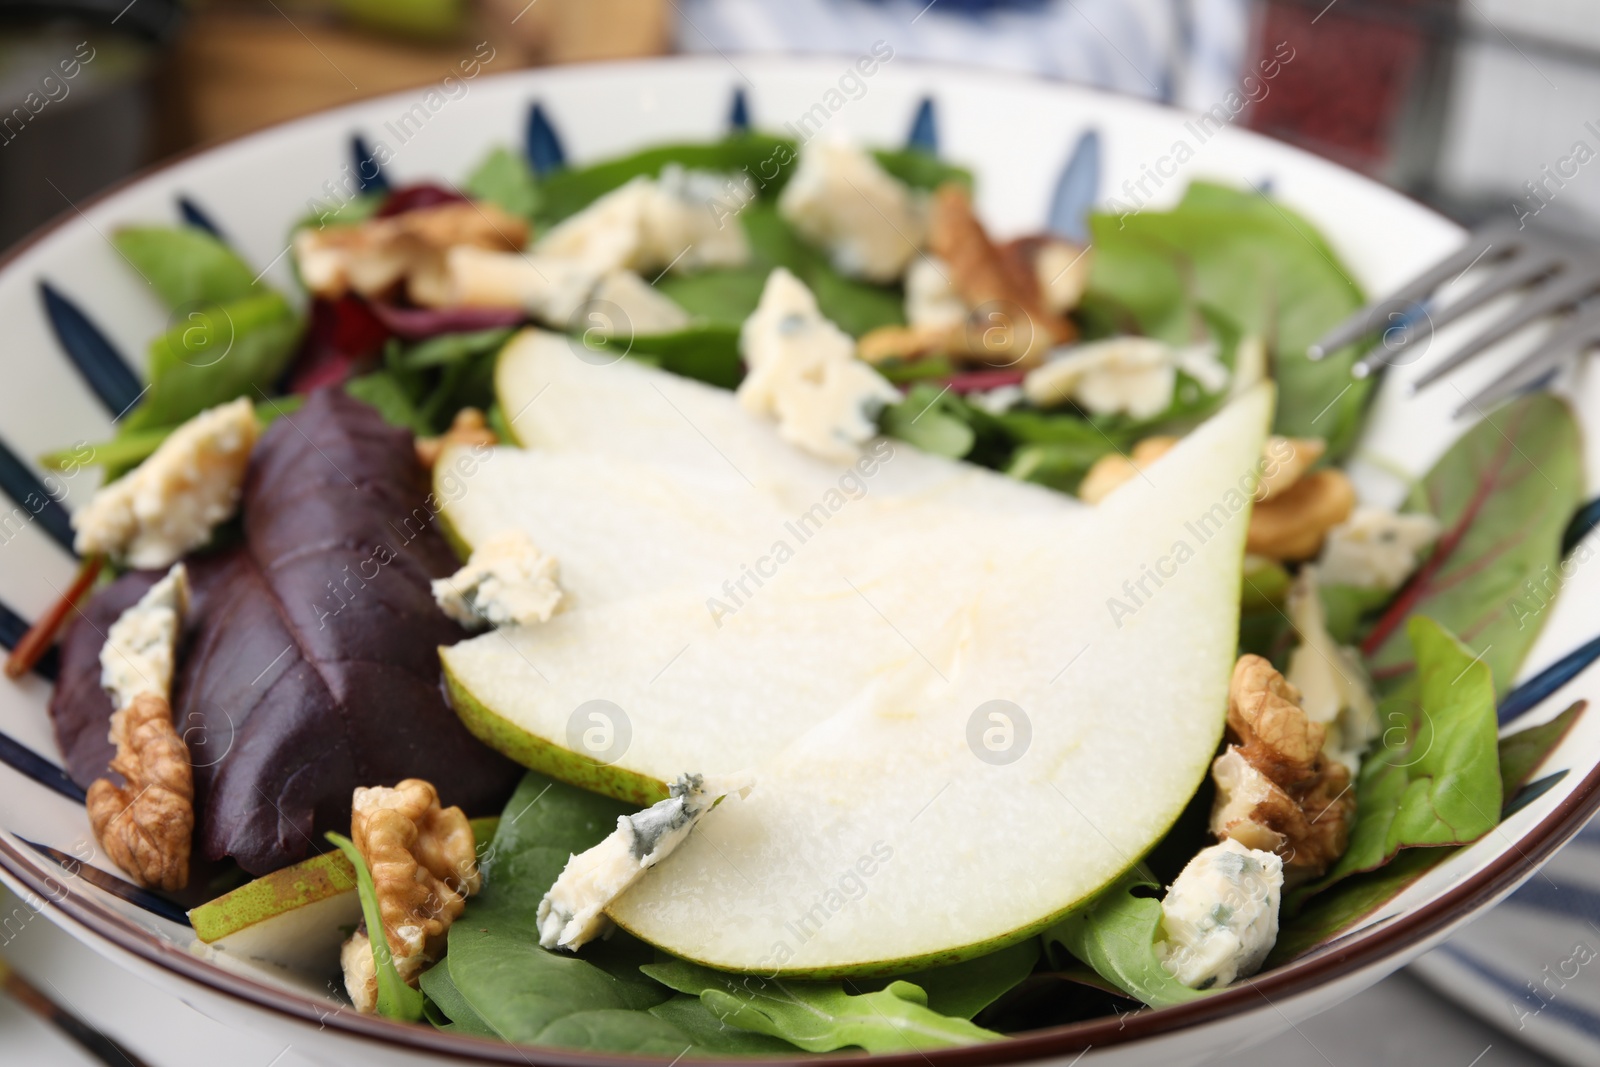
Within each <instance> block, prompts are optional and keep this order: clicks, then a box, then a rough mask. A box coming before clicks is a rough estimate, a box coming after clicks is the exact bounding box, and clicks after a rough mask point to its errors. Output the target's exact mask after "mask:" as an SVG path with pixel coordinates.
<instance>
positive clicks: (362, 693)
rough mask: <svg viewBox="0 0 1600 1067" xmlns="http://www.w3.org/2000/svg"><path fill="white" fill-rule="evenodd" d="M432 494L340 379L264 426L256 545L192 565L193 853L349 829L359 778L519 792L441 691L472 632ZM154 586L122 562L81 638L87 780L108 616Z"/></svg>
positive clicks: (58, 705)
mask: <svg viewBox="0 0 1600 1067" xmlns="http://www.w3.org/2000/svg"><path fill="white" fill-rule="evenodd" d="M437 507H438V505H437V502H436V501H434V500H433V499H432V498H431V497H430V495H429V493H428V487H427V483H426V479H425V477H424V475H423V472H422V470H421V468H420V467H419V466H418V464H417V462H416V460H415V458H414V453H413V449H412V441H411V435H410V434H409V433H407V432H405V431H401V430H395V429H393V428H391V427H390V426H388V425H387V424H385V423H384V422H383V420H382V419H381V418H380V417H379V416H378V414H377V413H376V412H375V411H373V410H372V409H371V408H370V407H368V406H366V405H365V404H362V403H360V402H359V401H356V400H354V399H352V398H350V397H348V396H346V395H345V394H344V393H342V392H339V391H335V390H322V391H319V392H316V393H313V394H312V395H311V397H310V398H309V399H308V400H307V401H306V403H305V406H304V407H303V408H301V409H300V411H298V412H296V413H295V414H293V415H291V416H286V417H284V418H282V419H279V420H278V421H277V422H276V423H274V424H273V426H272V428H271V429H270V430H268V431H267V433H266V434H265V435H264V436H263V438H262V440H261V443H260V444H259V445H258V446H257V448H256V452H255V455H254V456H253V457H252V460H251V466H250V472H249V475H248V477H247V479H246V482H245V489H244V544H243V545H242V546H241V547H239V548H237V549H234V550H232V551H230V552H228V553H225V554H221V555H218V556H214V557H210V558H207V557H199V558H198V559H197V560H196V561H195V563H196V564H197V565H201V564H203V568H202V569H203V570H204V571H205V573H204V578H203V580H201V575H200V574H197V575H196V579H197V580H196V585H197V589H196V594H197V595H196V598H195V604H194V607H193V610H192V612H191V620H192V621H191V623H190V626H189V634H188V635H187V637H186V640H185V647H184V648H183V650H182V654H181V659H180V666H179V673H178V678H177V681H176V683H175V688H176V701H175V717H176V719H177V721H178V722H180V723H183V724H184V726H185V732H186V735H187V738H188V740H189V743H190V746H191V750H192V751H193V753H194V759H195V791H196V797H197V808H198V823H197V838H196V844H197V852H199V853H200V854H202V855H204V856H206V857H207V858H210V859H221V858H223V857H232V858H233V859H235V860H236V861H237V862H238V863H239V865H240V866H241V867H243V868H244V869H245V870H247V871H249V872H250V873H252V874H264V873H266V872H268V871H272V870H276V869H278V868H280V867H283V866H285V865H287V864H290V863H293V862H295V861H297V860H300V859H303V858H305V857H306V856H308V855H310V854H311V853H314V852H320V851H322V850H323V848H324V845H323V844H322V841H323V836H322V835H323V834H324V833H325V832H326V831H329V830H334V831H339V832H344V831H346V830H348V828H349V825H350V797H351V792H352V791H353V790H354V789H355V787H356V786H362V785H378V784H393V783H394V782H396V781H399V780H400V779H402V778H407V777H413V776H414V777H419V778H425V779H427V780H428V781H430V782H432V783H433V784H434V785H435V786H437V787H438V789H439V793H440V796H441V798H442V799H443V801H444V803H445V804H446V805H451V804H459V805H460V806H461V807H463V808H464V809H466V811H467V812H468V813H469V814H482V813H485V812H492V811H496V810H498V809H499V808H500V806H501V805H502V804H503V803H504V801H505V798H506V797H507V796H509V795H510V793H511V791H512V790H513V789H514V788H515V786H516V783H517V780H518V778H519V777H520V776H521V769H520V768H518V767H516V766H515V765H513V764H512V763H510V762H509V761H507V760H506V759H505V758H504V757H502V756H500V755H498V754H496V753H494V752H492V751H491V750H489V749H488V748H486V747H484V746H483V745H481V744H480V743H479V742H478V741H476V740H475V739H474V738H473V737H472V736H471V735H470V734H469V733H468V732H467V730H466V728H465V727H464V726H462V725H461V722H460V720H459V719H457V718H456V715H455V713H454V712H453V711H451V710H450V708H449V706H448V705H447V704H446V703H445V700H444V698H443V696H442V693H441V690H440V688H439V663H438V655H437V652H436V649H437V647H438V646H439V645H441V644H449V643H452V642H454V641H456V640H459V639H460V637H461V632H460V631H459V630H458V629H457V627H456V626H455V624H454V623H452V622H450V621H449V620H448V619H447V618H445V617H444V615H443V614H442V613H441V612H440V611H439V610H438V608H437V607H436V606H435V605H434V603H433V599H432V596H431V594H430V592H429V587H428V583H429V581H430V580H431V579H433V578H436V577H441V576H443V575H446V574H449V573H450V572H451V571H453V570H454V569H455V567H456V565H457V564H456V560H455V557H454V556H453V555H452V554H451V551H450V549H449V547H448V546H447V545H446V544H445V542H444V540H443V538H442V537H441V536H440V535H439V533H438V532H437V530H436V528H435V526H434V524H433V522H432V518H433V513H434V512H435V511H437ZM149 581H150V576H148V575H139V574H130V575H128V576H125V577H124V578H123V579H122V580H121V581H120V582H118V583H116V584H114V585H113V586H111V587H110V588H109V589H107V590H106V591H104V592H103V593H101V595H100V596H99V597H97V598H96V600H95V602H94V604H92V605H91V608H90V611H89V612H88V613H87V615H88V620H87V621H84V620H80V621H82V622H83V623H84V624H83V625H80V626H76V627H75V628H74V632H73V633H72V634H71V635H69V639H68V647H67V649H66V650H65V651H66V655H65V657H64V661H63V671H62V675H63V682H64V684H63V686H62V688H61V689H60V690H59V691H58V693H57V699H56V701H55V704H54V705H53V711H54V713H55V715H56V722H57V731H58V734H59V735H60V736H61V737H62V739H63V750H64V751H66V752H67V753H68V757H69V764H70V766H71V768H72V771H73V774H74V776H75V777H78V778H79V779H80V780H82V777H83V776H84V775H85V774H87V775H88V776H89V777H93V776H95V775H98V774H101V773H103V768H104V763H103V762H102V760H103V757H104V756H106V755H107V754H108V753H109V748H108V747H107V746H105V745H104V742H103V735H104V731H105V723H106V718H107V717H108V716H109V714H110V704H109V702H107V701H106V700H105V698H104V695H103V694H102V693H100V692H99V691H98V684H99V666H98V662H97V656H98V652H99V646H98V642H99V641H100V640H102V638H101V637H100V636H99V634H98V633H96V632H95V626H96V625H98V627H99V630H100V631H101V632H103V631H104V629H105V623H106V622H107V621H109V620H110V619H114V618H115V616H116V613H117V611H119V610H120V609H121V607H124V606H126V604H128V603H131V602H132V601H133V600H134V599H136V598H137V596H138V595H139V593H140V592H141V591H142V588H143V587H145V586H148V584H149ZM102 602H104V603H102ZM85 631H87V632H85ZM97 733H98V735H99V736H100V737H101V738H102V740H101V741H100V742H98V745H99V748H98V750H97V751H92V750H94V749H95V748H96V744H97V743H96V742H95V736H96V734H97Z"/></svg>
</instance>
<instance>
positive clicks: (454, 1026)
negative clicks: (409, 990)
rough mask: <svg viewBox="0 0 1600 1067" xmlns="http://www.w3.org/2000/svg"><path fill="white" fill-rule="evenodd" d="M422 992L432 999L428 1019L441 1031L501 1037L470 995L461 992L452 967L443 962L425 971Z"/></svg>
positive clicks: (429, 1002) (428, 1004) (429, 1001)
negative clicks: (451, 973)
mask: <svg viewBox="0 0 1600 1067" xmlns="http://www.w3.org/2000/svg"><path fill="white" fill-rule="evenodd" d="M418 984H419V985H421V987H422V992H423V994H424V995H426V996H427V998H428V1003H427V1008H428V1009H431V1010H429V1011H428V1019H429V1021H430V1022H432V1023H433V1024H434V1025H435V1026H437V1027H438V1028H439V1029H441V1030H457V1031H460V1032H461V1033H466V1034H475V1035H477V1036H478V1037H494V1038H498V1037H500V1035H499V1034H497V1033H495V1030H494V1027H492V1026H490V1025H489V1024H488V1023H487V1022H485V1021H484V1019H483V1017H482V1016H481V1015H479V1014H478V1013H477V1011H475V1010H474V1009H473V1007H472V1005H471V1004H469V1003H467V998H466V997H464V996H462V995H461V990H459V989H457V988H456V984H455V983H454V982H452V981H451V980H450V968H449V967H448V966H446V965H445V964H443V963H439V964H435V965H434V966H432V967H429V968H428V969H427V970H426V971H423V972H422V979H421V981H420V982H419V983H418Z"/></svg>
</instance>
